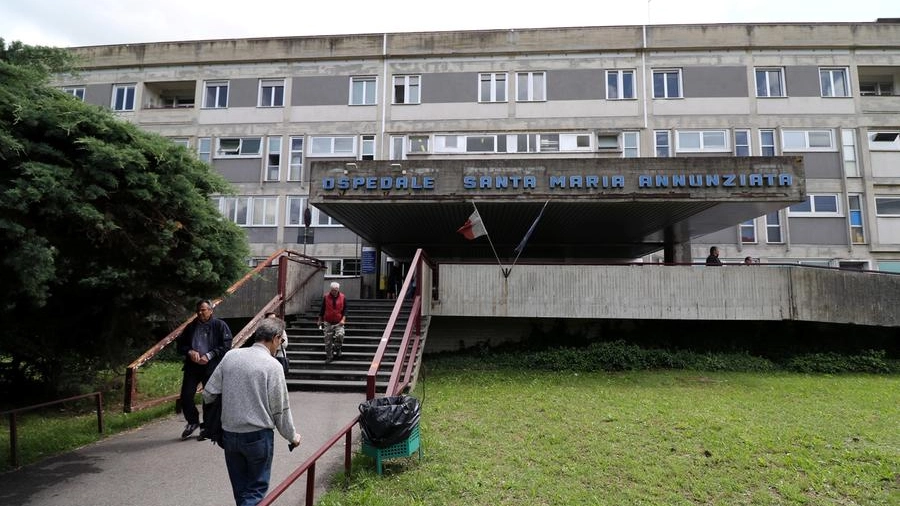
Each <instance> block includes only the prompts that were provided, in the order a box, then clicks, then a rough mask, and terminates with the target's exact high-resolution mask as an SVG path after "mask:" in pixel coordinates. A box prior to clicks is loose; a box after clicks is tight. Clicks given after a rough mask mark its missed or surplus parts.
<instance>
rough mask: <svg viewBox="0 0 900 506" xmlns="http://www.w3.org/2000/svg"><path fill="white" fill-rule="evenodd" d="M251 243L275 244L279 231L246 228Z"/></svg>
mask: <svg viewBox="0 0 900 506" xmlns="http://www.w3.org/2000/svg"><path fill="white" fill-rule="evenodd" d="M244 231H245V232H247V239H248V240H249V241H250V242H275V238H276V236H277V233H278V229H277V228H275V227H245V228H244Z"/></svg>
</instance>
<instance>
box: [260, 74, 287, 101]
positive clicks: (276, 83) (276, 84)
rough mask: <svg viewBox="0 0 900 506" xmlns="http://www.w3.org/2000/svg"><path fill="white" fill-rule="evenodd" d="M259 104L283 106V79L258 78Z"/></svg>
mask: <svg viewBox="0 0 900 506" xmlns="http://www.w3.org/2000/svg"><path fill="white" fill-rule="evenodd" d="M259 106H260V107H284V79H260V80H259Z"/></svg>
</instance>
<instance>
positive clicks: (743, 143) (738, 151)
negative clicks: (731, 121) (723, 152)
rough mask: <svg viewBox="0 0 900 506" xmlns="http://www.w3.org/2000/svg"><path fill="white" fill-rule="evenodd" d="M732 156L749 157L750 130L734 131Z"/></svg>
mask: <svg viewBox="0 0 900 506" xmlns="http://www.w3.org/2000/svg"><path fill="white" fill-rule="evenodd" d="M734 156H750V130H735V131H734Z"/></svg>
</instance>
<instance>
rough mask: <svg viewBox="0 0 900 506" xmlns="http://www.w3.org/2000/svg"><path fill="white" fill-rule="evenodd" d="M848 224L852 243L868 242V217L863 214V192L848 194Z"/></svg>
mask: <svg viewBox="0 0 900 506" xmlns="http://www.w3.org/2000/svg"><path fill="white" fill-rule="evenodd" d="M854 202H855V205H854ZM854 221H856V222H857V223H854ZM847 226H849V227H850V244H865V243H866V217H865V214H863V196H862V194H859V193H850V194H848V195H847ZM857 238H858V239H857Z"/></svg>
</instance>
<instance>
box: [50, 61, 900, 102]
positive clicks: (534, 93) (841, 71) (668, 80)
mask: <svg viewBox="0 0 900 506" xmlns="http://www.w3.org/2000/svg"><path fill="white" fill-rule="evenodd" d="M651 74H652V87H653V88H652V91H653V98H655V99H674V98H683V97H684V95H683V83H682V70H681V69H680V68H671V69H653V70H652V71H651ZM508 76H509V73H507V72H487V73H481V74H478V101H479V102H484V103H494V102H507V101H508V100H509V98H508V87H509V86H508ZM514 76H515V100H516V101H517V102H544V101H546V100H547V73H546V72H515V73H514ZM755 76H756V96H757V97H759V98H773V97H786V96H788V94H787V88H786V86H785V79H784V68H780V67H776V68H757V69H755ZM819 85H820V92H821V96H822V97H849V96H850V95H851V89H850V77H849V70H848V69H847V68H846V67H835V68H831V67H823V68H820V69H819ZM136 86H137V84H135V83H123V84H115V85H113V93H112V100H111V104H110V106H111V107H112V108H113V110H116V111H133V110H134V108H135V89H136ZM284 88H285V80H284V79H260V80H259V92H258V100H257V106H258V107H284V105H285V93H284ZM376 89H377V77H376V76H352V77H350V88H349V98H348V103H349V105H376V104H377V103H378V102H377V100H378V99H377V93H376ZM63 90H64V91H65V92H67V93H69V94H71V95H73V96H75V97H76V98H79V99H81V100H84V94H85V89H84V87H78V86H73V87H66V88H63ZM886 91H889V92H890V93H887V94H891V93H892V92H893V87H892V86H891V85H890V84H889V83H863V84H860V93H861V94H863V95H870V94H885V92H886ZM228 97H229V81H227V80H215V81H205V82H204V83H203V98H202V100H203V104H202V107H203V108H206V109H223V108H227V107H228ZM391 97H392V103H393V104H419V103H421V99H422V76H421V75H396V76H393V93H392V95H391ZM635 98H637V85H636V81H635V70H634V69H626V70H607V71H606V99H607V100H630V99H635ZM169 105H170V106H171V107H179V106H181V107H183V106H193V98H190V97H183V98H182V99H181V100H180V101H179V103H172V104H169Z"/></svg>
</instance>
